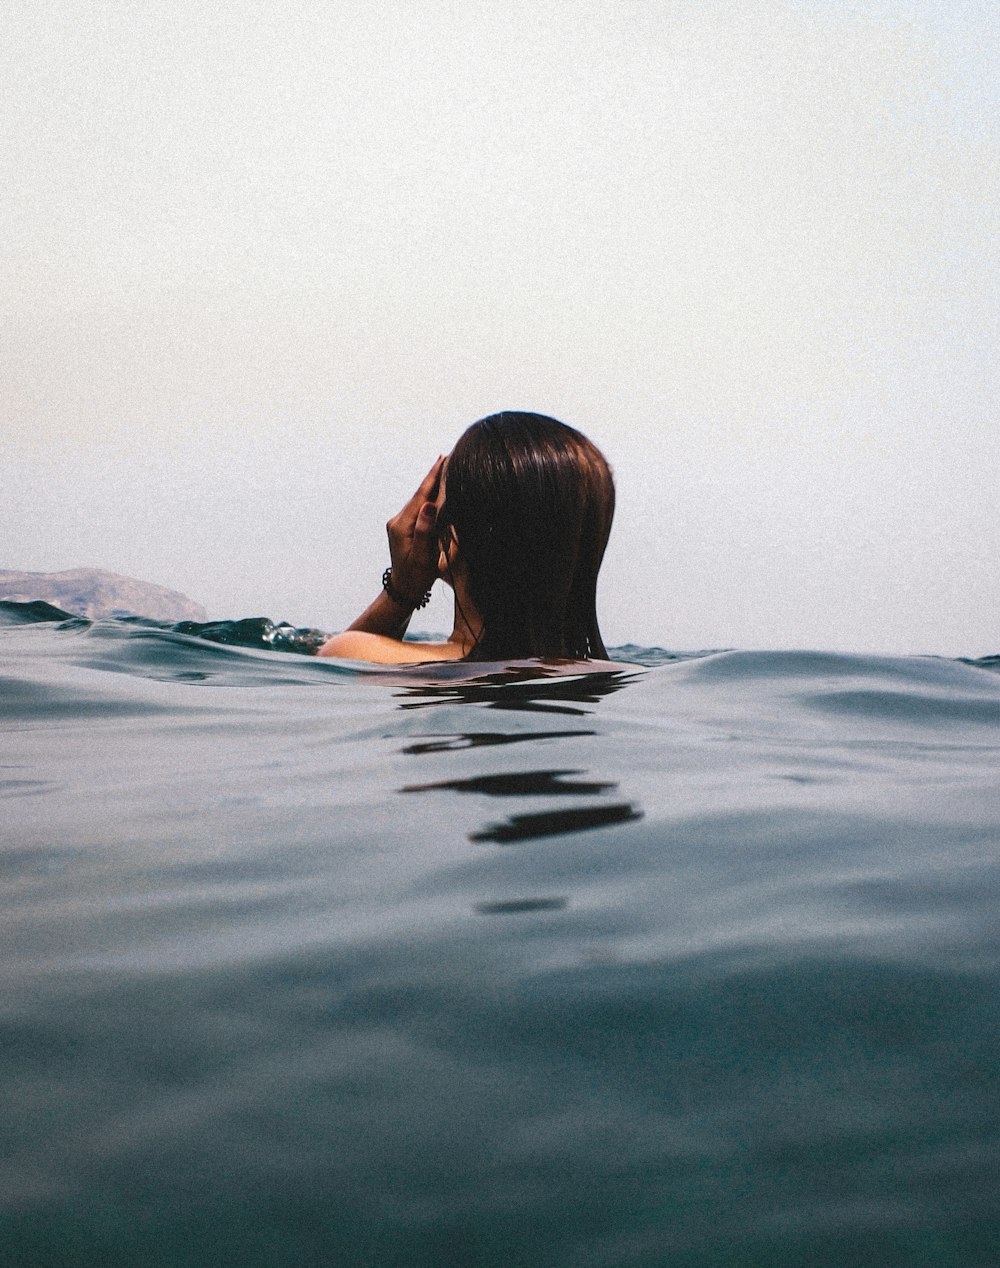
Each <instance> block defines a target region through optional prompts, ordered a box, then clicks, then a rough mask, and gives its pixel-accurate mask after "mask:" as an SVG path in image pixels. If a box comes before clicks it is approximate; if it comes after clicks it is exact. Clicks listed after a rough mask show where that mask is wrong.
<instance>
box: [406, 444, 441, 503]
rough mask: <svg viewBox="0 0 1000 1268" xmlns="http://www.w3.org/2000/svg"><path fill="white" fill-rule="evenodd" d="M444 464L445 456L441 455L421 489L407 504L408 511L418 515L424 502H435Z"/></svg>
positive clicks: (425, 477)
mask: <svg viewBox="0 0 1000 1268" xmlns="http://www.w3.org/2000/svg"><path fill="white" fill-rule="evenodd" d="M443 462H444V455H443V454H440V455H439V456H438V457H437V458H436V459H435V461H434V465H433V466H432V467H431V469H430V471H428V472H427V474H426V475H425V476H424V478H423V479H422V480H421V481H420V487H419V488H418V489H417V491H416V493H414V495H413V497H411V498H410V500H409V502H407V504H406V509H407V510H408V511H410V512H411V513H412V514H414V515H416V513H417V510H418V508H419V507H420V504H421V503H422V502H427V501H433V499H434V498H436V497H437V487H438V483H439V481H440V479H441V465H442V463H443Z"/></svg>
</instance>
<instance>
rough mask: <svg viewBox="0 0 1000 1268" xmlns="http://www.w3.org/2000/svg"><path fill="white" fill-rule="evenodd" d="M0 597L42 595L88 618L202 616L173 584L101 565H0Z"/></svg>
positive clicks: (29, 598) (21, 600) (183, 618)
mask: <svg viewBox="0 0 1000 1268" xmlns="http://www.w3.org/2000/svg"><path fill="white" fill-rule="evenodd" d="M0 599H8V600H12V601H14V602H15V603H30V602H31V601H32V600H33V599H44V600H45V602H46V603H52V604H54V605H55V606H56V607H58V608H62V609H63V611H64V612H74V613H76V614H78V615H79V616H87V617H90V618H91V619H92V620H95V619H98V618H100V617H105V616H149V617H152V618H153V620H155V621H204V620H206V618H207V613H206V612H205V609H204V608H203V607H202V606H201V604H200V603H195V602H194V601H193V600H192V599H189V598H187V596H186V595H183V594H178V593H177V591H176V590H167V589H165V587H163V586H155V585H153V583H152V582H150V581H137V580H136V578H135V577H122V576H119V574H118V573H116V572H105V570H104V569H103V568H70V569H68V570H67V571H66V572H11V571H5V570H3V569H0Z"/></svg>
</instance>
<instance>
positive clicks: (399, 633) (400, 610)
mask: <svg viewBox="0 0 1000 1268" xmlns="http://www.w3.org/2000/svg"><path fill="white" fill-rule="evenodd" d="M412 616H413V608H411V607H410V606H409V605H406V606H403V605H401V604H399V603H397V602H396V601H395V600H394V599H390V598H389V595H388V593H387V592H386V591H385V590H382V591H380V592H379V596H378V598H377V599H375V600H374V602H372V603H370V604H369V605H368V607H366V608H365V610H364V611H363V612H362V613H361V615H360V616H359V617H358V618H357V619H356V620H354V621H352V622H351V623H350V625H349V626H348V627H347V628H348V629H349V630H363V631H364V633H366V634H385V635H386V636H387V637H389V638H402V637H403V635H404V634H405V633H406V628H407V626H408V625H409V624H410V618H411V617H412Z"/></svg>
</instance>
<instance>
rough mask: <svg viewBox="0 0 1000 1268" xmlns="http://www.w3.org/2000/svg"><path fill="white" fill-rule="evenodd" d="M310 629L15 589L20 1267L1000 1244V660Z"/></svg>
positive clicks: (8, 935)
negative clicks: (203, 622)
mask: <svg viewBox="0 0 1000 1268" xmlns="http://www.w3.org/2000/svg"><path fill="white" fill-rule="evenodd" d="M194 628H196V629H197V627H194ZM206 634H207V635H208V636H209V637H205V635H206ZM226 637H231V638H232V640H234V641H230V642H226V641H219V640H220V639H225V638H226ZM314 644H315V639H313V638H312V632H308V631H306V632H302V631H298V632H296V631H290V630H289V629H288V628H287V627H279V628H277V629H276V627H273V626H271V625H270V624H269V623H267V622H248V623H247V622H245V623H242V624H240V625H239V626H237V625H229V626H225V625H222V626H213V627H212V628H211V629H208V628H207V627H206V628H204V629H202V630H201V631H200V632H194V633H191V632H184V630H183V629H182V628H177V629H172V628H166V627H163V626H159V625H156V624H155V623H147V624H144V623H141V622H138V621H128V620H118V621H103V622H94V623H91V622H88V621H83V620H80V619H73V620H64V619H63V617H62V614H60V613H58V612H54V611H53V610H52V609H47V608H45V606H44V605H34V606H29V605H17V604H6V605H0V674H2V684H0V715H2V730H0V816H2V817H0V883H2V891H0V892H2V921H0V938H2V954H0V975H2V991H0V1067H2V1076H0V1078H2V1083H0V1088H2V1093H3V1099H2V1105H3V1112H2V1114H0V1263H2V1264H3V1265H4V1268H78V1266H81V1268H82V1266H84V1265H86V1266H88V1268H89V1266H90V1265H94V1266H100V1268H117V1266H118V1265H122V1266H125V1265H127V1266H128V1268H160V1266H162V1268H177V1266H181V1265H183V1266H187V1265H191V1266H192V1268H193V1266H198V1268H201V1266H202V1265H204V1266H205V1268H209V1266H211V1268H224V1266H228V1265H233V1266H235V1265H240V1268H247V1266H250V1268H257V1266H260V1268H284V1266H286V1265H288V1266H289V1268H291V1266H292V1265H294V1266H296V1268H303V1266H309V1268H311V1266H314V1265H315V1266H321V1268H322V1266H326V1265H336V1266H338V1268H354V1266H355V1265H358V1266H361V1265H364V1266H369V1265H370V1266H371V1268H395V1266H399V1268H424V1266H427V1268H449V1266H451V1265H454V1266H455V1268H478V1266H486V1265H489V1266H494V1265H495V1266H497V1268H499V1266H500V1265H503V1268H511V1266H519V1265H524V1266H526V1268H527V1266H531V1268H536V1266H541V1268H550V1266H551V1268H598V1266H600V1268H640V1266H641V1268H647V1266H648V1268H654V1266H655V1268H659V1266H660V1265H663V1266H669V1268H696V1266H697V1268H710V1266H711V1268H715V1266H725V1268H741V1266H744V1265H745V1266H747V1268H774V1266H779V1265H789V1266H791V1265H794V1266H796V1268H798V1266H801V1265H809V1266H810V1268H817V1266H824V1265H830V1266H831V1268H853V1266H854V1265H858V1266H859V1268H860V1266H861V1265H864V1266H865V1268H871V1266H873V1265H874V1266H883V1265H890V1266H892V1265H900V1266H904V1265H905V1266H906V1268H914V1266H921V1265H928V1268H930V1266H932V1265H933V1268H946V1266H948V1265H956V1266H958V1265H961V1268H975V1266H979V1265H981V1266H982V1268H987V1266H988V1265H989V1266H992V1265H995V1264H996V1263H997V1262H998V1261H1000V1250H998V1242H1000V1220H998V1217H1000V1200H998V1188H1000V1183H998V1179H997V1177H998V1175H1000V1079H998V1074H1000V989H998V988H1000V928H998V919H997V912H998V905H1000V672H998V668H1000V661H998V660H997V658H988V659H986V660H980V661H957V660H946V659H940V658H935V657H932V656H924V657H886V656H870V655H839V654H829V653H822V652H810V651H803V652H784V651H782V652H762V651H711V652H699V653H694V654H691V653H685V654H678V653H670V652H668V651H663V650H662V649H658V648H638V647H631V646H630V647H623V648H618V649H615V650H614V651H613V652H612V656H613V658H614V659H615V660H616V661H620V662H621V663H620V664H619V665H617V666H616V667H615V668H614V669H611V670H607V671H605V672H598V673H587V674H581V673H576V674H574V673H566V672H557V671H556V670H555V669H554V668H552V667H546V666H544V665H540V664H521V665H519V666H518V667H515V668H511V669H507V670H505V669H504V668H503V667H498V666H465V665H455V664H449V665H444V666H438V667H436V668H433V669H423V668H420V667H418V668H416V669H413V670H410V669H407V670H401V669H388V668H377V667H376V668H367V669H366V668H365V667H362V666H359V665H356V664H351V663H349V662H337V661H327V660H319V659H316V658H315V657H312V656H309V655H302V654H293V653H294V651H296V650H298V651H299V652H301V651H308V650H309V648H310V647H311V646H314ZM278 647H284V648H291V649H292V653H290V652H289V650H274V649H275V648H278Z"/></svg>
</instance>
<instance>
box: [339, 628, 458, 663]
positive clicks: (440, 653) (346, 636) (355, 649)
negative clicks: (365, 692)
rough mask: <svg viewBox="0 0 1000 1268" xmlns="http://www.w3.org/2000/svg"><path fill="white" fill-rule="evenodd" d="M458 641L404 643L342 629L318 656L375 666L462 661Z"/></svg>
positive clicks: (398, 640) (386, 637)
mask: <svg viewBox="0 0 1000 1268" xmlns="http://www.w3.org/2000/svg"><path fill="white" fill-rule="evenodd" d="M462 654H463V649H462V647H461V646H460V645H459V644H458V643H451V642H447V643H407V642H402V641H401V640H400V639H397V638H389V637H388V636H387V635H385V634H368V633H365V631H364V630H344V631H343V632H342V633H340V634H334V635H333V636H332V637H331V638H328V639H327V640H326V642H325V643H324V644H323V646H322V647H321V648H320V649H319V651H318V653H317V655H319V656H340V657H343V659H344V660H365V661H368V662H369V663H371V664H375V665H420V664H424V663H426V662H427V661H432V660H461V658H462Z"/></svg>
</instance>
